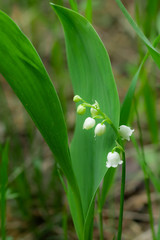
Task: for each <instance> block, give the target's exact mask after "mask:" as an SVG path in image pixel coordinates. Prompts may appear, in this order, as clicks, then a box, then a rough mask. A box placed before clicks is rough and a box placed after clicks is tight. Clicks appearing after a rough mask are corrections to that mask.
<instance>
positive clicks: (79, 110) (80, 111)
mask: <svg viewBox="0 0 160 240" xmlns="http://www.w3.org/2000/svg"><path fill="white" fill-rule="evenodd" d="M85 112H86V107H84V106H83V105H82V104H80V105H79V106H78V107H77V113H78V114H80V115H83V114H84V113H85Z"/></svg>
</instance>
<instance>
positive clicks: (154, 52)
mask: <svg viewBox="0 0 160 240" xmlns="http://www.w3.org/2000/svg"><path fill="white" fill-rule="evenodd" d="M115 1H116V3H117V4H118V6H119V8H120V9H121V11H122V13H123V14H124V16H125V18H126V19H127V20H128V22H129V23H130V25H131V26H132V27H133V29H134V30H135V32H136V33H137V35H138V36H139V37H140V39H141V40H142V41H143V42H144V44H145V45H146V47H147V48H148V51H149V53H150V54H151V56H152V58H153V59H154V61H155V63H156V64H157V66H158V67H159V68H160V53H159V52H158V51H157V50H156V49H155V48H154V47H153V46H152V44H151V43H150V41H149V40H148V39H147V38H146V36H145V35H144V33H143V32H142V31H141V29H140V28H139V27H138V25H137V24H136V22H135V21H134V20H133V19H132V17H131V16H130V15H129V13H128V11H127V10H126V8H125V7H124V5H123V4H122V2H121V1H120V0H115Z"/></svg>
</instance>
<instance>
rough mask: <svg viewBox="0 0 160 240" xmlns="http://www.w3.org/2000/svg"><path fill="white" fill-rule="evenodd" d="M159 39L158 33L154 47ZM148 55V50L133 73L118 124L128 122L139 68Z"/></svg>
mask: <svg viewBox="0 0 160 240" xmlns="http://www.w3.org/2000/svg"><path fill="white" fill-rule="evenodd" d="M159 41H160V35H159V36H158V37H157V38H156V39H155V40H154V42H153V46H154V47H156V46H157V44H158V43H159ZM148 56H149V52H148V53H147V54H146V55H145V56H144V58H143V60H142V62H141V64H140V66H139V68H138V70H137V72H136V74H135V75H134V77H133V79H132V81H131V84H130V86H129V89H128V91H127V93H126V96H125V98H124V101H123V103H122V106H121V115H120V125H122V124H127V122H128V119H129V115H130V110H131V105H132V102H133V97H134V93H135V89H136V85H137V81H138V78H139V74H140V72H141V69H142V67H143V66H144V64H145V62H146V60H147V58H148Z"/></svg>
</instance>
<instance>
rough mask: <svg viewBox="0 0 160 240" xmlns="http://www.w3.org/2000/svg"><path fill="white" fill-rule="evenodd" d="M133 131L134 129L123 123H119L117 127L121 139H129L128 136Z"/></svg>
mask: <svg viewBox="0 0 160 240" xmlns="http://www.w3.org/2000/svg"><path fill="white" fill-rule="evenodd" d="M133 132H134V129H133V130H132V129H131V128H130V127H127V126H125V125H121V126H120V127H119V134H120V136H121V137H122V139H123V140H128V141H129V140H130V136H131V135H132V133H133Z"/></svg>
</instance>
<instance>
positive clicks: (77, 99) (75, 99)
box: [73, 95, 82, 102]
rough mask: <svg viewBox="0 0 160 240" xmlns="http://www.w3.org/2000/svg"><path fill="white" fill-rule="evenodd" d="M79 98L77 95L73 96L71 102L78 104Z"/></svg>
mask: <svg viewBox="0 0 160 240" xmlns="http://www.w3.org/2000/svg"><path fill="white" fill-rule="evenodd" d="M81 99H82V98H81V97H80V96H79V95H75V96H74V97H73V102H79V101H81Z"/></svg>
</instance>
